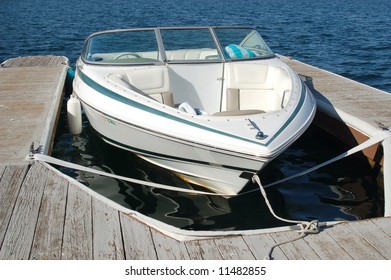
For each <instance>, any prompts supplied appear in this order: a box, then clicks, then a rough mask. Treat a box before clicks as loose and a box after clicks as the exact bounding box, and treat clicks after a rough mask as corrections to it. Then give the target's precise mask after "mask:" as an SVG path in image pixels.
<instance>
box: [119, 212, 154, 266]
mask: <svg viewBox="0 0 391 280" xmlns="http://www.w3.org/2000/svg"><path fill="white" fill-rule="evenodd" d="M120 221H121V226H122V236H123V240H124V248H125V258H126V259H127V260H156V259H157V255H156V250H155V247H154V243H153V240H152V234H151V230H150V229H149V227H147V226H146V225H144V224H143V223H140V222H139V221H137V220H135V219H134V218H133V217H131V216H128V215H126V214H124V213H120Z"/></svg>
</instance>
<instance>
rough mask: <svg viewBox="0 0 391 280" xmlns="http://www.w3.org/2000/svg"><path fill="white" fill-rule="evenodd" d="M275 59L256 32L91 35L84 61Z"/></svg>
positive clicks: (201, 29) (175, 30) (196, 30)
mask: <svg viewBox="0 0 391 280" xmlns="http://www.w3.org/2000/svg"><path fill="white" fill-rule="evenodd" d="M271 56H274V54H273V52H272V51H271V50H270V48H269V47H268V46H267V44H266V43H265V42H264V41H263V39H262V37H261V36H260V35H259V34H258V32H257V31H256V30H255V29H253V28H245V27H240V28H239V27H234V28H232V27H219V28H208V27H194V28H147V29H130V30H113V31H105V32H99V33H95V34H93V35H91V36H90V37H89V38H88V39H87V40H86V43H85V45H84V49H83V52H82V58H83V60H84V61H87V62H90V63H96V64H161V63H164V62H168V63H204V62H223V61H225V60H244V59H259V58H268V57H271Z"/></svg>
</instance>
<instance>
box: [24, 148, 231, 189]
mask: <svg viewBox="0 0 391 280" xmlns="http://www.w3.org/2000/svg"><path fill="white" fill-rule="evenodd" d="M29 159H30V160H37V161H44V162H48V163H52V164H55V165H58V166H62V167H67V168H71V169H75V170H80V171H85V172H90V173H94V174H97V175H102V176H107V177H110V178H114V179H118V180H123V181H127V182H131V183H135V184H139V185H145V186H149V187H153V188H160V189H165V190H170V191H176V192H183V193H189V194H202V195H218V196H222V195H224V196H229V195H225V194H221V193H211V192H203V191H197V190H190V189H185V188H178V187H173V186H168V185H163V184H158V183H154V182H149V181H143V180H138V179H133V178H128V177H124V176H120V175H116V174H112V173H107V172H104V171H100V170H96V169H93V168H89V167H85V166H82V165H78V164H74V163H71V162H67V161H63V160H60V159H57V158H54V157H51V156H47V155H43V154H33V155H30V157H29Z"/></svg>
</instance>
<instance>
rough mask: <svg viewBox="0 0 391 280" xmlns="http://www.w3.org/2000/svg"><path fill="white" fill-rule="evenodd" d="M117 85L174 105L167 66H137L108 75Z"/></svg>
mask: <svg viewBox="0 0 391 280" xmlns="http://www.w3.org/2000/svg"><path fill="white" fill-rule="evenodd" d="M108 78H109V79H110V80H111V81H113V82H115V83H116V84H118V85H121V86H123V87H126V88H128V89H131V90H134V91H136V92H138V93H140V94H143V95H146V96H148V97H151V98H153V99H155V100H157V101H159V102H161V103H163V104H165V105H168V106H171V107H174V99H173V95H172V92H171V90H170V87H169V80H168V70H167V67H165V66H162V67H156V66H155V67H143V68H140V67H137V68H133V69H128V70H127V71H126V72H125V73H122V74H112V75H110V76H109V77H108Z"/></svg>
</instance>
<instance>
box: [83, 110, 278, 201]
mask: <svg viewBox="0 0 391 280" xmlns="http://www.w3.org/2000/svg"><path fill="white" fill-rule="evenodd" d="M82 104H83V110H84V112H85V114H86V116H87V118H88V120H89V122H90V124H91V126H92V127H93V128H94V130H95V131H96V132H97V133H98V134H99V136H100V137H101V138H102V139H103V140H104V141H105V142H107V143H109V144H111V145H113V146H116V147H119V148H122V149H125V150H128V151H131V152H133V153H135V154H136V155H138V156H140V157H142V158H143V159H145V160H147V161H149V162H151V163H153V164H156V165H158V166H161V167H163V168H166V169H169V170H171V171H172V172H174V173H177V174H178V175H179V176H180V177H181V178H183V179H184V180H186V181H188V182H191V183H193V184H197V185H200V186H202V187H205V188H208V189H210V190H212V191H213V192H216V193H220V194H222V195H234V194H237V193H239V192H240V191H241V189H242V188H243V187H244V186H245V185H246V183H247V182H248V179H246V178H242V177H240V175H241V174H242V173H243V172H249V173H256V172H257V171H259V170H260V169H262V168H263V167H264V166H265V164H267V162H269V161H270V160H272V158H262V157H256V156H249V155H243V154H242V155H241V154H238V153H235V152H232V151H224V150H219V149H217V148H216V147H211V146H203V145H197V144H195V143H192V142H186V141H183V140H181V139H177V138H170V137H168V136H164V135H161V134H155V133H153V132H152V131H149V130H147V129H144V128H142V127H138V126H136V125H134V124H130V123H125V122H123V121H121V120H117V119H113V118H112V117H111V116H107V115H105V114H104V113H102V112H99V111H97V110H95V109H94V108H92V107H90V106H88V105H87V104H85V103H82Z"/></svg>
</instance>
